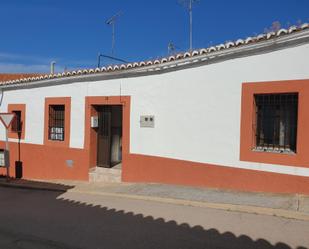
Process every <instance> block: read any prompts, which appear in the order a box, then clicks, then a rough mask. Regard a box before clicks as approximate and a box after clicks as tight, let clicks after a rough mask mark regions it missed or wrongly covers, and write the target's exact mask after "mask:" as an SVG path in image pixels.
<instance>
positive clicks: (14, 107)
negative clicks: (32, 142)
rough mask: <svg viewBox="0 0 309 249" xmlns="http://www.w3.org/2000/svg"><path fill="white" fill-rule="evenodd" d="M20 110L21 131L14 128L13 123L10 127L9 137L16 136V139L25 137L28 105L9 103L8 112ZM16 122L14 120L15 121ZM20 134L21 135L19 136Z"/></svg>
mask: <svg viewBox="0 0 309 249" xmlns="http://www.w3.org/2000/svg"><path fill="white" fill-rule="evenodd" d="M15 111H19V112H20V114H21V115H20V126H21V127H20V128H21V129H20V132H17V131H16V130H14V129H13V126H12V125H11V126H10V128H9V138H16V139H19V138H20V139H25V127H26V119H25V117H26V105H25V104H8V112H11V113H12V112H15ZM13 122H14V121H13ZM19 136H20V137H19Z"/></svg>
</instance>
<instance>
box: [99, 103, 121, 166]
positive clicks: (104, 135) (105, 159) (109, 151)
mask: <svg viewBox="0 0 309 249" xmlns="http://www.w3.org/2000/svg"><path fill="white" fill-rule="evenodd" d="M95 109H96V111H97V114H98V128H97V166H98V167H104V168H112V167H113V168H121V162H122V105H98V106H96V107H95Z"/></svg>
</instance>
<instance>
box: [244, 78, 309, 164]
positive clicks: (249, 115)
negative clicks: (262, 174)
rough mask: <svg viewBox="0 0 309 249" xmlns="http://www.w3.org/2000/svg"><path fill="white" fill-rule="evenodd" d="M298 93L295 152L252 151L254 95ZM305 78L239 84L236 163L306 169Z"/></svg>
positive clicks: (308, 91)
mask: <svg viewBox="0 0 309 249" xmlns="http://www.w3.org/2000/svg"><path fill="white" fill-rule="evenodd" d="M268 93H298V115H297V136H296V148H297V151H296V153H270V152H264V151H256V150H254V148H255V132H254V125H255V109H254V94H268ZM307 106H309V79H302V80H282V81H263V82H245V83H242V91H241V113H240V149H239V150H240V152H239V160H240V161H245V162H256V163H265V164H273V165H286V166H299V167H304V168H309V156H308V155H309V140H308V136H309V130H308V128H307V126H308V124H309V112H308V111H307Z"/></svg>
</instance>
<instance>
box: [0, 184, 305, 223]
mask: <svg viewBox="0 0 309 249" xmlns="http://www.w3.org/2000/svg"><path fill="white" fill-rule="evenodd" d="M0 186H1V187H6V188H17V189H29V190H41V191H51V192H59V193H65V192H68V193H81V194H91V195H101V196H109V197H119V198H127V199H132V200H143V201H154V202H160V203H166V204H174V205H183V206H191V207H201V208H211V209H217V210H224V211H231V212H240V213H249V214H257V215H268V216H277V217H281V218H286V219H296V220H303V221H309V214H308V213H302V212H298V211H292V210H286V209H276V208H266V207H259V206H249V205H239V204H228V203H216V202H201V201H192V200H184V199H173V198H167V197H157V196H145V195H135V194H123V193H111V192H98V191H89V190H88V191H87V190H79V189H74V188H71V189H63V188H49V187H43V186H42V187H40V186H33V185H32V186H31V185H26V184H25V185H23V184H17V183H12V182H11V183H7V182H0Z"/></svg>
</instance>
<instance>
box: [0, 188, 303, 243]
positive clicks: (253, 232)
mask: <svg viewBox="0 0 309 249" xmlns="http://www.w3.org/2000/svg"><path fill="white" fill-rule="evenodd" d="M11 248H17V249H28V248H29V249H30V248H31V249H73V248H76V249H78V248H83V249H88V248H89V249H110V248H112V249H114V248H115V249H118V248H119V249H120V248H134V249H140V248H141V249H142V248H143V249H144V248H145V249H146V248H147V249H149V248H150V249H151V248H153V249H154V248H156V249H159V248H160V249H161V248H166V249H189V248H192V249H215V248H216V249H223V248H241V249H247V248H258V249H274V248H276V249H278V248H283V249H289V248H297V249H304V248H309V222H305V221H299V220H290V219H283V218H278V217H271V216H264V215H254V214H244V213H237V212H228V211H221V210H214V209H207V208H197V207H190V206H181V205H173V204H165V203H158V202H151V201H142V200H132V199H126V198H115V197H106V196H100V195H91V194H81V193H64V194H61V193H57V192H52V191H38V190H23V189H13V188H2V187H0V249H11Z"/></svg>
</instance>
